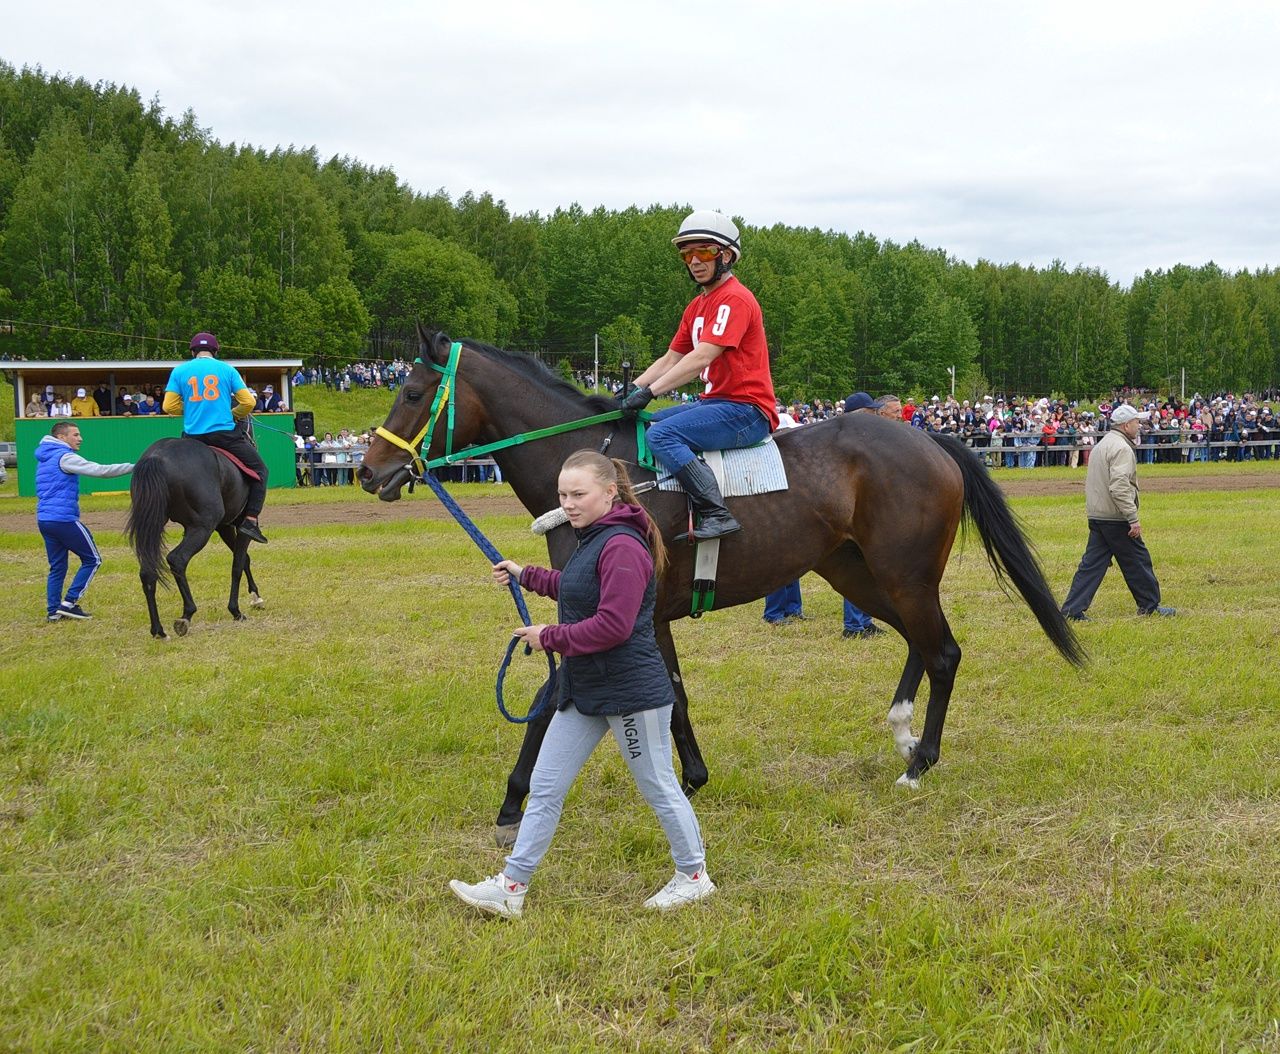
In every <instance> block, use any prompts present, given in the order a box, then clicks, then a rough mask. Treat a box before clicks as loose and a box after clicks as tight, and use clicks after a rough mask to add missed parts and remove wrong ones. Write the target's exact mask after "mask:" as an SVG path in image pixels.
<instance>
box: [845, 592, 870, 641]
mask: <svg viewBox="0 0 1280 1054" xmlns="http://www.w3.org/2000/svg"><path fill="white" fill-rule="evenodd" d="M874 625H875V622H874V620H872V618H871V616H870V615H868V614H867V613H866V612H865V611H863V610H862V609H861V608H859V607H855V606H854V605H853V604H852V603H851V602H850V601H848V600H846V601H845V602H844V628H845V629H846V630H849V631H850V632H853V633H857V632H859V631H861V630H864V629H870V628H871V627H872V626H874Z"/></svg>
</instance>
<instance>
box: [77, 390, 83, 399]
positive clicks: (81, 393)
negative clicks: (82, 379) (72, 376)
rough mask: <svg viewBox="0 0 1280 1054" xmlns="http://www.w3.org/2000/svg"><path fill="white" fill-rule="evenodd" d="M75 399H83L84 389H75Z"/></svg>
mask: <svg viewBox="0 0 1280 1054" xmlns="http://www.w3.org/2000/svg"><path fill="white" fill-rule="evenodd" d="M76 398H77V399H83V398H84V389H83V388H77V389H76Z"/></svg>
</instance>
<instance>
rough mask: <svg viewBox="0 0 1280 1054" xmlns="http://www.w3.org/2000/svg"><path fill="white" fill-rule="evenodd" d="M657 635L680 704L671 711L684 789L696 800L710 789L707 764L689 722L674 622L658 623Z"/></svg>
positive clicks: (659, 649)
mask: <svg viewBox="0 0 1280 1054" xmlns="http://www.w3.org/2000/svg"><path fill="white" fill-rule="evenodd" d="M653 632H654V636H655V637H657V640H658V651H660V652H661V653H662V661H663V662H665V663H666V664H667V675H668V676H669V677H670V678H671V687H672V688H673V689H675V693H676V702H675V705H674V706H673V707H672V708H671V738H672V739H673V740H675V744H676V753H677V754H678V755H679V756H680V787H681V789H682V790H683V791H684V792H685V794H687V795H688V796H689V797H693V793H694V792H695V791H696V790H697V789H698V788H699V787H704V786H706V783H707V779H708V776H707V763H706V762H705V761H703V760H702V751H701V750H699V749H698V740H697V738H696V737H695V736H694V734H693V724H692V723H691V722H690V721H689V697H688V696H687V695H686V694H685V690H684V678H682V677H681V676H680V660H679V658H677V656H676V642H675V640H674V639H673V638H672V636H671V623H670V622H658V621H657V620H655V621H654V623H653Z"/></svg>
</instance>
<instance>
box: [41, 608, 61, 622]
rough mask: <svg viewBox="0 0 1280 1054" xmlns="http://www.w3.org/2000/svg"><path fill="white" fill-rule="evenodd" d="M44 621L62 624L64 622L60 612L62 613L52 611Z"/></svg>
mask: <svg viewBox="0 0 1280 1054" xmlns="http://www.w3.org/2000/svg"><path fill="white" fill-rule="evenodd" d="M44 620H45V621H46V622H61V621H62V612H60V611H50V612H49V614H47V615H45V617H44Z"/></svg>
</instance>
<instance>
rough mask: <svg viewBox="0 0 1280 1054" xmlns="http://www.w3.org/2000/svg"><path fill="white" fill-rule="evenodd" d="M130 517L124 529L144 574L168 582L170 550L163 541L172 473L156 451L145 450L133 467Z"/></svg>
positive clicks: (167, 519) (130, 485)
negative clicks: (166, 471)
mask: <svg viewBox="0 0 1280 1054" xmlns="http://www.w3.org/2000/svg"><path fill="white" fill-rule="evenodd" d="M129 497H130V498H131V500H132V504H131V505H130V506H129V519H128V521H127V522H126V524H125V533H126V534H127V535H128V536H129V544H130V545H131V546H133V551H134V553H135V554H136V555H137V557H138V566H139V568H141V570H142V577H143V578H154V579H155V580H156V581H157V582H162V583H164V584H166V585H167V584H168V579H169V565H168V562H167V561H166V560H165V555H166V553H167V552H168V550H167V548H166V547H165V544H164V525H165V524H166V523H168V522H169V477H168V475H167V474H166V473H165V470H164V462H163V461H162V460H161V459H160V458H159V457H157V456H156V455H155V454H150V453H147V454H143V455H142V457H141V458H139V459H138V463H137V464H136V465H134V467H133V479H132V480H131V481H130V483H129Z"/></svg>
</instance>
